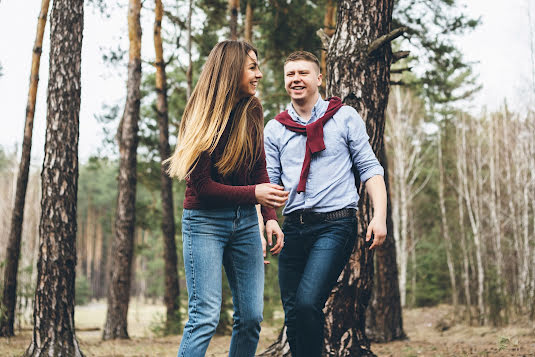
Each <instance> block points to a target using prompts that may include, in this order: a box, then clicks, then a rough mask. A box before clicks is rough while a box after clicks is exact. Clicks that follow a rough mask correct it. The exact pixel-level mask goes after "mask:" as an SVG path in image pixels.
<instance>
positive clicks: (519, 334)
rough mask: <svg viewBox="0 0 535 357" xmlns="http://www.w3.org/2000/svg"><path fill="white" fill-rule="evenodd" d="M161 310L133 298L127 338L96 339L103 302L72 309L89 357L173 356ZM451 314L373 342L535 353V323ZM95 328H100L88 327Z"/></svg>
mask: <svg viewBox="0 0 535 357" xmlns="http://www.w3.org/2000/svg"><path fill="white" fill-rule="evenodd" d="M163 313H164V308H163V306H159V305H147V304H142V303H139V302H132V303H131V305H130V310H129V321H128V324H129V333H130V336H131V340H128V341H124V340H123V341H106V342H102V341H101V340H100V337H101V334H102V330H101V328H102V326H103V325H104V320H105V314H106V306H105V304H104V303H93V304H90V305H88V306H80V307H77V308H76V314H75V315H76V316H75V317H76V327H77V329H80V330H79V331H77V336H78V340H79V341H80V344H81V347H82V351H83V352H84V353H85V355H86V356H87V357H90V356H99V357H112V356H113V357H119V356H124V357H126V356H137V357H141V356H151V357H152V356H162V357H174V356H176V352H177V349H178V345H179V342H180V336H170V337H154V335H153V334H152V333H151V330H150V327H149V326H150V324H151V323H154V322H155V321H156V320H157V318H156V317H155V316H157V314H160V316H162V314H163ZM450 314H451V307H449V306H439V307H433V308H420V309H411V310H405V312H404V326H405V332H406V333H407V335H408V336H409V340H405V341H396V342H391V343H386V344H373V345H372V350H373V351H374V353H376V354H377V355H378V356H381V357H382V356H395V357H397V356H400V357H409V356H436V357H438V356H444V357H445V356H533V357H535V328H534V326H533V324H531V325H529V324H527V323H525V322H523V323H517V324H516V325H515V326H510V327H506V328H501V329H497V328H490V327H470V326H466V325H463V324H456V325H453V326H451V327H450V328H448V329H447V330H446V331H443V332H439V331H438V330H437V329H436V328H435V327H436V326H437V324H439V323H440V321H443V320H444V318H446V319H447V318H448V317H449V316H450ZM92 328H99V329H98V330H96V331H95V330H91V329H92ZM278 328H279V326H278V324H277V326H275V327H270V326H266V325H265V324H264V325H263V327H262V333H261V337H260V345H259V349H258V350H259V351H261V350H263V349H264V348H265V347H267V346H268V345H269V344H270V343H271V342H272V341H273V340H274V339H275V338H276V337H277V333H278ZM30 339H31V330H30V329H25V330H23V331H20V332H18V333H17V336H16V337H15V338H11V339H0V356H1V357H4V356H20V355H21V354H22V353H23V352H24V349H25V348H26V347H27V346H28V344H29V342H30ZM229 340H230V338H229V337H228V336H222V337H221V336H219V337H215V338H214V339H213V340H212V342H211V344H210V348H209V350H208V353H207V356H212V357H223V356H227V354H228V344H229Z"/></svg>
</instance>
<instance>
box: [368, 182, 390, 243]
mask: <svg viewBox="0 0 535 357" xmlns="http://www.w3.org/2000/svg"><path fill="white" fill-rule="evenodd" d="M366 191H367V192H368V194H369V195H370V197H371V199H372V203H373V218H372V220H371V221H370V223H369V224H368V230H367V232H366V242H368V241H369V240H370V239H371V237H372V233H373V235H374V238H373V242H372V245H371V246H370V249H373V248H375V247H378V246H380V245H382V244H383V243H384V241H385V239H386V233H387V232H386V186H385V180H384V179H383V176H381V175H375V176H373V177H372V178H370V179H369V180H368V181H366Z"/></svg>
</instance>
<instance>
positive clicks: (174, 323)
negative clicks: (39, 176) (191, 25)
mask: <svg viewBox="0 0 535 357" xmlns="http://www.w3.org/2000/svg"><path fill="white" fill-rule="evenodd" d="M155 3H156V8H155V10H154V11H155V19H154V49H155V52H156V63H155V64H156V93H157V96H158V98H157V103H156V106H157V113H158V126H159V130H160V140H159V141H160V159H161V161H163V160H165V159H167V158H168V157H169V156H170V152H171V149H170V147H169V117H168V110H167V79H166V74H165V62H164V58H163V46H162V35H161V29H162V17H163V5H162V1H161V0H156V1H155ZM160 169H161V174H160V175H161V179H160V182H161V185H162V187H161V197H162V233H163V240H164V261H165V295H164V302H165V307H166V309H167V310H166V311H167V312H166V321H165V325H166V332H167V333H171V332H173V333H178V332H179V331H178V329H179V325H180V315H179V307H180V306H179V301H178V298H179V294H180V290H179V286H178V271H177V265H178V262H177V260H178V258H177V253H176V243H175V220H174V207H173V185H172V181H171V178H170V177H169V175H167V173H166V170H165V167H164V165H160Z"/></svg>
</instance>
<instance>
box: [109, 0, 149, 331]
mask: <svg viewBox="0 0 535 357" xmlns="http://www.w3.org/2000/svg"><path fill="white" fill-rule="evenodd" d="M140 10H141V1H140V0H130V3H129V9H128V32H129V38H130V58H129V62H128V82H127V94H126V104H125V110H124V113H123V117H122V118H121V123H120V124H119V129H118V131H117V139H118V142H119V155H120V159H119V182H118V195H117V211H116V216H115V239H114V241H113V247H112V254H113V256H114V258H113V259H112V262H111V272H110V278H109V287H108V312H107V316H106V325H105V326H104V332H103V335H102V338H103V339H104V340H109V339H117V338H129V337H128V331H127V315H128V303H129V300H130V283H131V281H130V280H131V272H132V256H133V248H134V228H135V216H136V212H135V208H136V182H137V173H136V165H137V145H138V121H139V105H140V97H141V95H140V83H141V25H140Z"/></svg>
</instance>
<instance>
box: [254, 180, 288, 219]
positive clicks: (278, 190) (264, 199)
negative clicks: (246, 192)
mask: <svg viewBox="0 0 535 357" xmlns="http://www.w3.org/2000/svg"><path fill="white" fill-rule="evenodd" d="M254 194H255V197H256V201H257V202H258V203H260V204H261V205H262V206H265V207H271V208H278V207H281V206H284V204H285V203H286V201H287V200H288V191H284V187H282V186H279V185H275V184H273V183H261V184H258V185H256V186H255V191H254ZM277 225H278V224H277Z"/></svg>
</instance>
